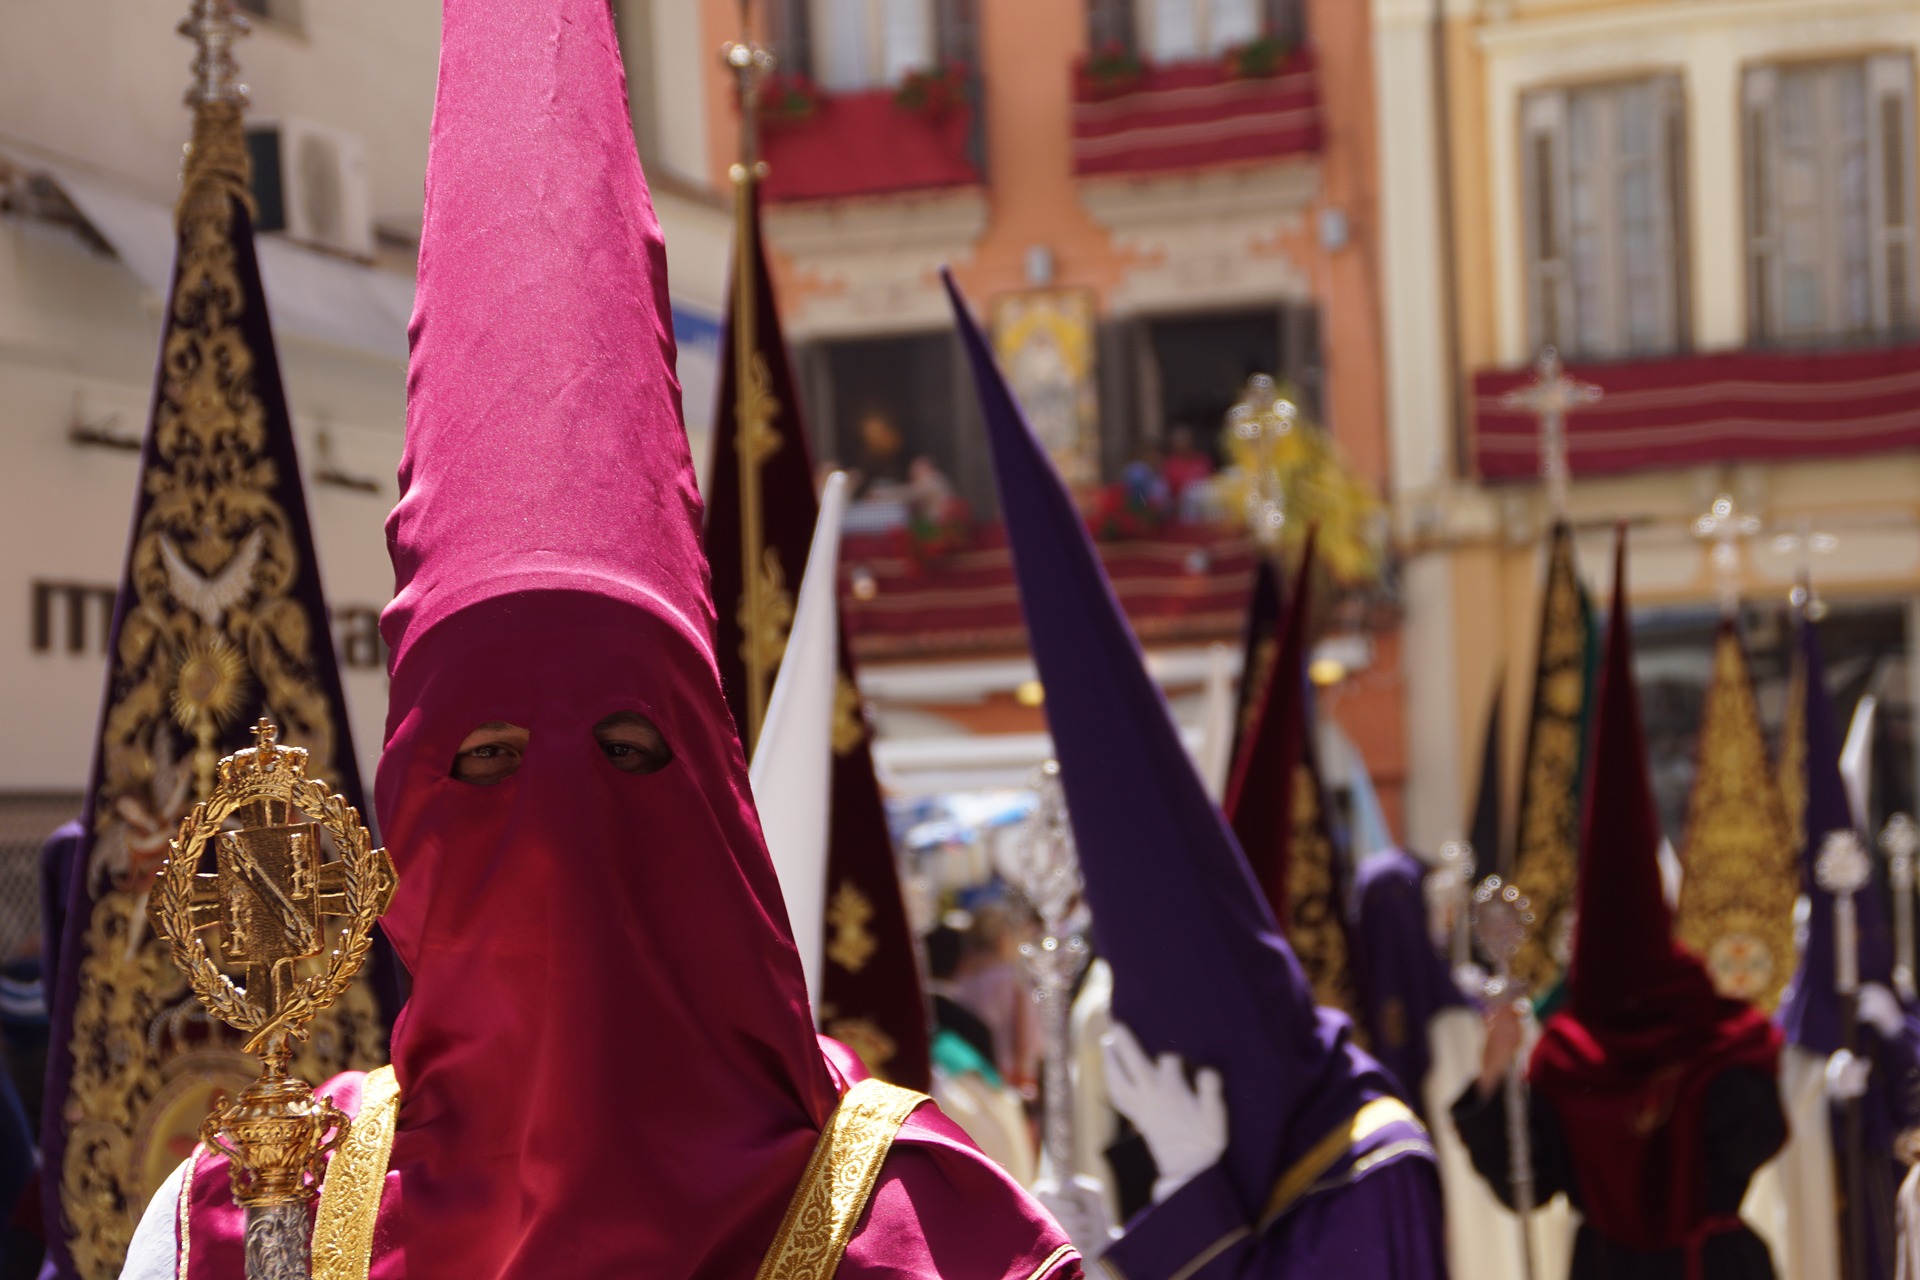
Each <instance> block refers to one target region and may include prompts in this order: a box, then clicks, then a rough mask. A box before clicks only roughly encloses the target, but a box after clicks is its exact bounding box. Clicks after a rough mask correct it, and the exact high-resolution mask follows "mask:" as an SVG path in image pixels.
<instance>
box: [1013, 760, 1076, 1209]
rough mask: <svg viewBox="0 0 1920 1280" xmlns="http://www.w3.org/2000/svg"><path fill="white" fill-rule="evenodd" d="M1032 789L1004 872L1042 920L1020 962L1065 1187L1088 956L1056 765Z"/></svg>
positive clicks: (1048, 1148) (1048, 1150)
mask: <svg viewBox="0 0 1920 1280" xmlns="http://www.w3.org/2000/svg"><path fill="white" fill-rule="evenodd" d="M1034 789H1035V790H1036V791H1038V792H1039V794H1040V803H1039V805H1038V806H1037V807H1035V809H1034V811H1033V813H1032V814H1031V815H1029V816H1028V818H1027V820H1026V822H1025V823H1024V824H1023V825H1022V827H1021V830H1020V835H1019V838H1018V839H1017V840H1016V841H1015V847H1014V857H1013V859H1012V860H1011V864H1010V865H1009V867H1008V868H1007V869H1008V870H1009V871H1010V872H1011V875H1010V876H1009V877H1008V878H1009V879H1010V880H1011V881H1012V882H1013V887H1014V888H1015V889H1018V890H1019V891H1020V894H1021V896H1022V897H1024V898H1026V900H1027V902H1028V903H1029V904H1031V905H1032V907H1033V910H1034V914H1036V915H1037V916H1039V917H1040V937H1039V939H1038V940H1037V941H1034V942H1027V943H1023V944H1021V947H1020V958H1021V959H1022V960H1023V961H1025V962H1026V968H1027V977H1028V979H1029V980H1030V981H1031V982H1032V983H1033V1002H1034V1003H1035V1004H1036V1005H1038V1006H1039V1007H1040V1052H1041V1060H1040V1061H1041V1067H1040V1071H1041V1076H1040V1078H1041V1083H1042V1086H1043V1087H1044V1088H1045V1089H1046V1092H1047V1099H1046V1110H1045V1114H1044V1115H1043V1117H1042V1125H1041V1131H1040V1147H1041V1151H1042V1152H1043V1153H1044V1155H1045V1156H1046V1160H1047V1165H1048V1167H1049V1168H1050V1169H1051V1170H1052V1173H1053V1176H1054V1177H1055V1178H1057V1179H1058V1180H1059V1181H1060V1182H1061V1183H1063V1184H1064V1183H1067V1182H1069V1181H1071V1180H1072V1178H1073V1172H1074V1115H1073V1045H1072V1043H1071V1035H1072V1031H1071V1018H1072V1014H1073V984H1074V983H1075V982H1077V981H1078V980H1079V978H1080V971H1081V970H1082V969H1084V968H1086V966H1087V961H1088V960H1089V959H1090V958H1091V954H1090V952H1089V950H1088V947H1087V943H1086V939H1084V938H1082V937H1081V936H1080V934H1079V933H1078V932H1077V931H1076V930H1075V929H1074V928H1073V925H1074V923H1075V922H1076V921H1075V918H1076V917H1077V916H1078V915H1079V914H1080V888H1081V882H1080V860H1079V856H1078V854H1077V852H1076V850H1075V848H1074V843H1073V828H1072V827H1071V826H1069V825H1068V820H1067V797H1066V793H1065V792H1064V791H1063V790H1062V789H1061V786H1060V765H1059V763H1058V762H1057V761H1053V760H1049V761H1047V762H1046V763H1045V764H1044V765H1042V766H1040V771H1039V772H1038V773H1037V774H1036V775H1035V776H1034Z"/></svg>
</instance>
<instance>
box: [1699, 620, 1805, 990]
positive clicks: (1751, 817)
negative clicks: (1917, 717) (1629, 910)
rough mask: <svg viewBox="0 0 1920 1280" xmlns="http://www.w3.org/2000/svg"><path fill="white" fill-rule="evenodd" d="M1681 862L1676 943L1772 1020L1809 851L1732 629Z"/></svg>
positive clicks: (1712, 697) (1719, 660) (1715, 681)
mask: <svg viewBox="0 0 1920 1280" xmlns="http://www.w3.org/2000/svg"><path fill="white" fill-rule="evenodd" d="M1680 861H1681V865H1682V866H1683V867H1685V868H1686V876H1685V878H1684V879H1682V880H1681V882H1680V906H1679V911H1678V913H1677V915H1676V918H1675V920H1674V933H1675V934H1676V936H1678V937H1679V939H1680V941H1682V942H1684V943H1686V945H1687V946H1688V947H1690V948H1692V949H1693V951H1694V952H1695V953H1696V954H1698V955H1699V956H1700V957H1701V958H1702V959H1704V960H1705V961H1706V962H1707V970H1708V972H1710V973H1711V974H1712V975H1713V982H1714V986H1715V987H1717V988H1718V989H1719V991H1720V994H1722V995H1725V996H1732V997H1734V998H1735V999H1739V1000H1751V1001H1752V1002H1753V1003H1755V1004H1757V1005H1759V1006H1760V1007H1761V1008H1762V1009H1765V1010H1767V1011H1768V1012H1772V1011H1773V1009H1774V1006H1776V1005H1778V1004H1779V1003H1780V994H1781V992H1782V991H1783V990H1784V989H1785V987H1786V984H1787V979H1788V978H1790V977H1792V975H1793V966H1794V961H1795V955H1794V946H1793V903H1794V899H1795V898H1796V897H1797V896H1798V895H1799V893H1800V851H1799V844H1798V842H1797V841H1796V840H1795V839H1794V837H1793V829H1792V827H1791V825H1790V824H1789V822H1788V819H1787V812H1786V806H1785V805H1784V804H1783V803H1782V802H1781V799H1780V793H1779V789H1778V788H1777V787H1776V786H1775V784H1774V776H1773V766H1772V762H1771V761H1770V760H1769V759H1768V755H1767V739H1766V733H1765V731H1764V730H1763V729H1762V728H1761V727H1760V708H1759V705H1758V703H1757V702H1756V701H1755V700H1754V696H1753V674H1752V671H1751V669H1750V668H1749V667H1748V664H1747V654H1746V650H1745V648H1744V647H1743V646H1742V645H1741V643H1740V636H1739V634H1738V632H1737V631H1736V630H1735V628H1734V624H1733V622H1732V621H1731V620H1728V621H1724V622H1722V623H1721V624H1720V633H1719V635H1718V637H1716V639H1715V641H1714V650H1713V676H1712V679H1711V680H1710V681H1709V682H1708V684H1707V697H1706V706H1705V708H1704V709H1703V712H1702V715H1701V720H1700V745H1699V751H1698V756H1697V761H1696V765H1695V769H1694V775H1693V795H1692V797H1691V799H1690V800H1689V801H1688V804H1687V833H1686V842H1685V844H1684V845H1683V846H1682V848H1681V850H1680Z"/></svg>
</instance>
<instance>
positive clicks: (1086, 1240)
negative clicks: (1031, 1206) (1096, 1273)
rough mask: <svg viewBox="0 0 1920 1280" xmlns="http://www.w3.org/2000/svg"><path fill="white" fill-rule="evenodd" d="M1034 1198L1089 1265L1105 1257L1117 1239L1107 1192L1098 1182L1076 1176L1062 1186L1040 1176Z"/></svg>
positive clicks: (1116, 1228) (1044, 1175)
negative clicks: (1108, 1248)
mask: <svg viewBox="0 0 1920 1280" xmlns="http://www.w3.org/2000/svg"><path fill="white" fill-rule="evenodd" d="M1033 1198H1034V1199H1035V1200H1038V1201H1039V1202H1040V1207H1041V1208H1043V1209H1045V1210H1046V1211H1047V1212H1048V1213H1050V1214H1052V1215H1053V1220H1054V1221H1055V1222H1057V1223H1059V1224H1060V1227H1061V1229H1062V1230H1063V1231H1065V1232H1066V1233H1067V1239H1069V1240H1071V1241H1073V1247H1074V1248H1076V1249H1078V1250H1079V1251H1080V1256H1081V1257H1082V1258H1085V1259H1086V1260H1087V1261H1088V1262H1092V1261H1093V1260H1094V1259H1095V1258H1098V1257H1099V1256H1100V1255H1101V1254H1103V1253H1105V1252H1106V1251H1107V1246H1108V1245H1110V1244H1112V1243H1113V1242H1114V1241H1115V1240H1116V1239H1118V1238H1119V1236H1120V1228H1119V1227H1118V1226H1117V1225H1116V1224H1115V1223H1114V1220H1113V1210H1112V1209H1111V1208H1109V1207H1108V1205H1107V1193H1106V1189H1105V1188H1103V1187H1102V1186H1101V1185H1100V1183H1099V1180H1098V1179H1095V1178H1090V1177H1088V1176H1087V1175H1085V1174H1075V1175H1074V1176H1073V1177H1071V1178H1068V1179H1067V1180H1066V1181H1064V1182H1062V1181H1061V1180H1060V1179H1058V1178H1055V1177H1053V1176H1052V1175H1051V1174H1043V1175H1042V1176H1041V1178H1040V1181H1038V1182H1036V1183H1034V1184H1033Z"/></svg>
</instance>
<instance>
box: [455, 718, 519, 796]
mask: <svg viewBox="0 0 1920 1280" xmlns="http://www.w3.org/2000/svg"><path fill="white" fill-rule="evenodd" d="M527 738H528V734H527V731H526V730H525V729H522V728H521V727H520V726H518V725H513V724H507V723H506V722H504V721H492V722H490V723H488V724H483V725H481V726H480V727H479V728H477V729H475V730H474V731H473V732H472V733H469V734H468V735H467V736H466V738H465V739H464V740H463V741H462V742H461V743H460V749H459V751H457V752H456V753H455V754H454V757H453V767H452V769H451V770H449V772H450V773H451V774H452V776H453V777H454V778H455V779H457V780H458V781H461V782H468V783H472V784H473V785H474V786H479V787H489V786H492V785H493V784H494V783H496V782H502V781H505V780H506V779H508V778H510V777H512V776H513V775H514V774H515V773H517V772H518V771H519V769H520V760H521V757H522V756H523V755H525V753H526V749H527Z"/></svg>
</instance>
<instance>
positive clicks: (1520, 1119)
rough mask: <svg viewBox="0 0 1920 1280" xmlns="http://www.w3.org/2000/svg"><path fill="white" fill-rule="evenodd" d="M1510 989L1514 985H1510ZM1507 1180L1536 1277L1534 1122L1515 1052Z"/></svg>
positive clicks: (1524, 1253) (1528, 1273)
mask: <svg viewBox="0 0 1920 1280" xmlns="http://www.w3.org/2000/svg"><path fill="white" fill-rule="evenodd" d="M1509 989H1511V988H1509ZM1506 1104H1507V1182H1508V1187H1509V1191H1510V1194H1511V1195H1512V1196H1513V1216H1514V1217H1515V1218H1516V1219H1517V1220H1518V1221H1519V1223H1520V1274H1521V1276H1522V1278H1523V1280H1534V1278H1533V1209H1534V1198H1535V1196H1536V1194H1537V1192H1536V1190H1535V1187H1534V1180H1533V1125H1532V1117H1531V1116H1530V1115H1529V1114H1528V1108H1527V1074H1526V1063H1525V1060H1524V1058H1523V1056H1522V1055H1520V1054H1515V1055H1514V1059H1513V1061H1512V1062H1510V1063H1508V1064H1507V1084H1506Z"/></svg>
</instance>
